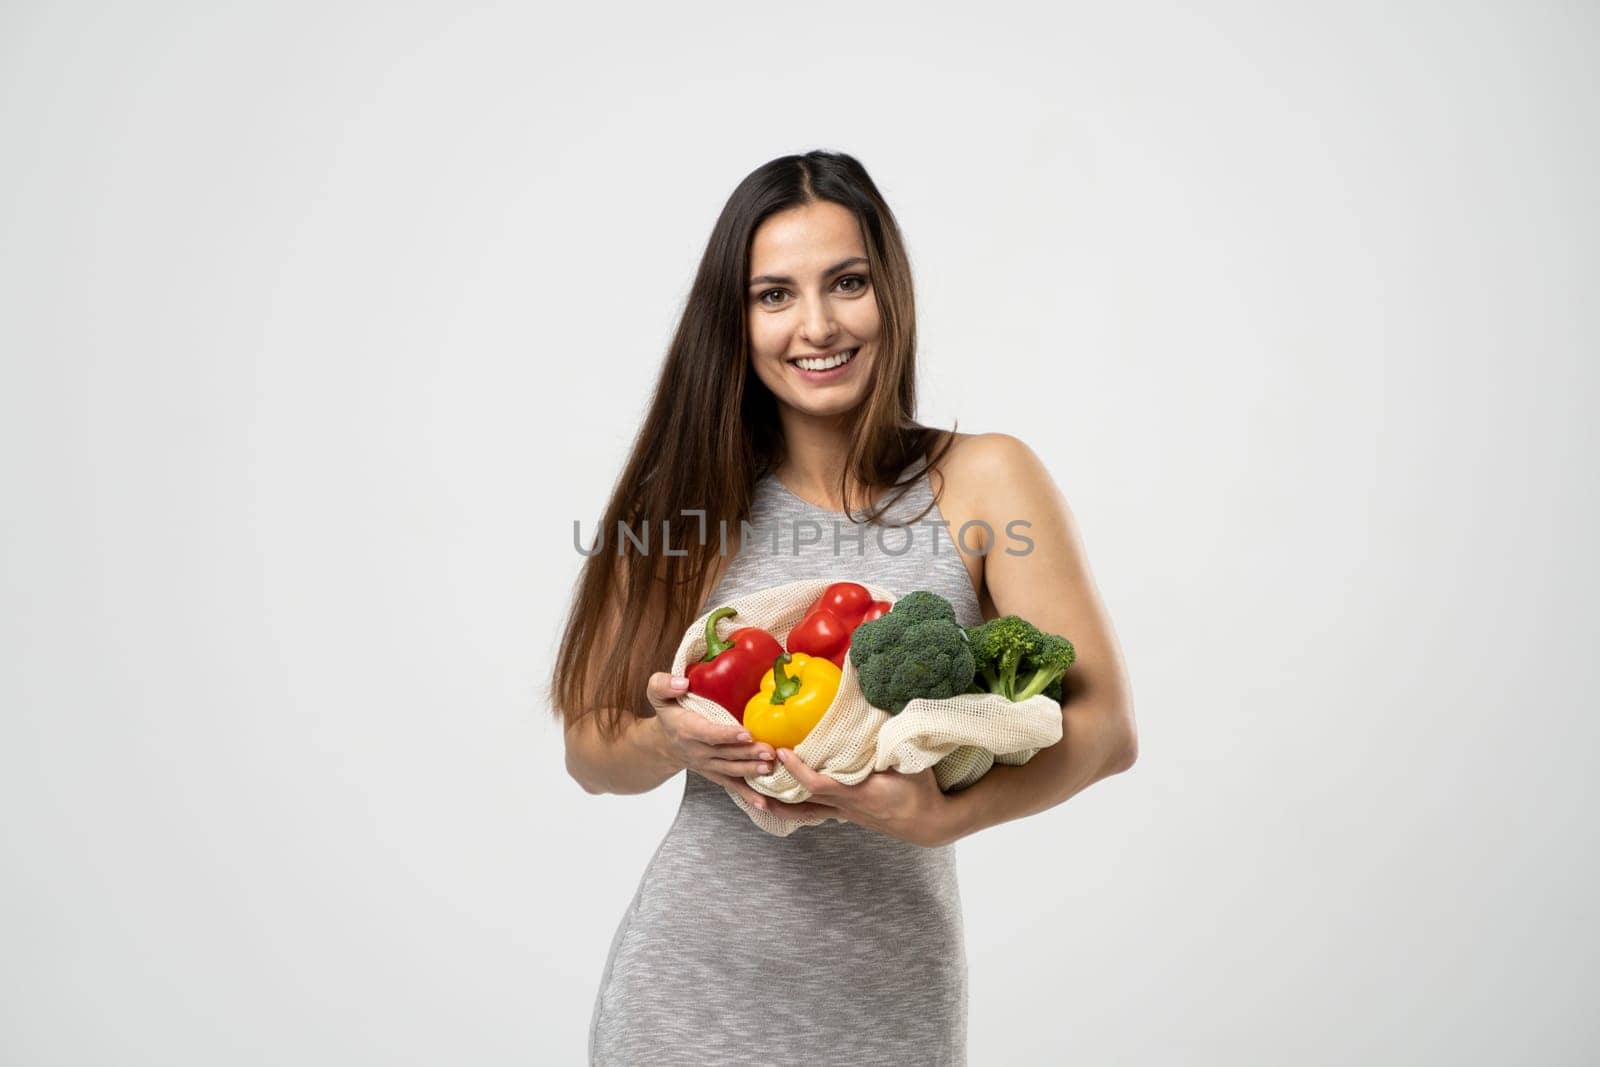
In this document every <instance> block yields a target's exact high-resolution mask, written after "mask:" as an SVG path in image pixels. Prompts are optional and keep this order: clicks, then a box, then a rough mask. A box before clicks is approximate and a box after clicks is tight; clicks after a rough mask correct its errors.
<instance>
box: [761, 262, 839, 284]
mask: <svg viewBox="0 0 1600 1067" xmlns="http://www.w3.org/2000/svg"><path fill="white" fill-rule="evenodd" d="M866 261H867V257H866V256H851V257H850V258H849V259H845V260H841V261H839V262H838V263H835V264H834V265H833V266H831V267H829V268H828V269H827V270H825V271H823V272H822V276H823V277H824V278H826V277H827V276H828V275H830V274H838V273H839V272H840V271H842V270H844V269H845V268H846V267H853V266H855V265H856V264H857V263H865V262H866ZM767 282H772V283H774V284H777V285H793V284H794V279H793V278H790V277H787V276H786V275H782V274H762V275H759V276H757V277H754V278H751V279H750V284H751V285H762V284H765V283H767Z"/></svg>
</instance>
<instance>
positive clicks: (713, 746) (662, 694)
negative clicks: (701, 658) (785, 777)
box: [645, 671, 777, 811]
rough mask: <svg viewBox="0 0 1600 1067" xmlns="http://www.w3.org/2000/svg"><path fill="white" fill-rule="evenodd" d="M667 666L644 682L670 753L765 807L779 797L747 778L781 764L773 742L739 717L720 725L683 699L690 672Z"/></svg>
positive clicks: (676, 760)
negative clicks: (677, 674) (678, 673)
mask: <svg viewBox="0 0 1600 1067" xmlns="http://www.w3.org/2000/svg"><path fill="white" fill-rule="evenodd" d="M677 682H678V684H674V680H673V676H672V675H671V674H670V673H669V672H667V671H657V672H656V673H655V674H652V675H651V676H650V679H649V681H648V682H647V683H646V684H645V697H646V699H648V700H649V701H650V706H651V707H652V708H654V709H655V712H656V718H657V719H658V720H659V721H660V723H661V737H662V739H663V744H664V746H665V747H666V750H667V754H668V755H669V756H670V757H671V758H672V759H673V761H674V762H676V763H677V764H678V766H680V767H684V768H687V769H688V770H691V771H694V772H695V773H696V774H699V775H701V776H702V777H705V778H709V779H710V780H711V781H713V782H716V783H717V784H718V785H720V786H724V787H726V788H728V789H730V790H732V791H733V792H735V793H738V794H739V795H740V796H742V797H743V798H744V799H745V801H746V802H747V803H749V804H751V805H752V806H754V807H757V808H760V809H761V810H763V811H765V810H767V808H768V807H769V806H770V805H772V804H773V803H775V801H772V800H770V799H768V798H767V797H764V796H762V795H761V794H760V793H757V792H756V791H755V790H754V789H751V788H750V786H749V785H748V784H747V783H746V782H745V780H744V779H745V776H746V775H754V774H768V773H770V772H771V771H772V768H773V767H774V766H776V765H777V764H776V756H777V753H776V752H774V751H773V750H772V746H771V745H768V744H765V743H763V742H760V741H753V740H752V739H751V737H750V732H749V731H748V730H746V729H745V728H744V727H743V726H740V725H739V724H738V723H731V724H729V725H718V724H717V723H714V722H711V721H710V720H709V719H706V718H705V717H704V716H701V715H699V714H696V713H695V712H692V711H690V710H689V709H688V708H686V707H684V706H683V705H682V704H679V703H678V698H679V697H681V696H683V694H684V693H687V692H688V691H689V680H688V679H687V678H679V679H677Z"/></svg>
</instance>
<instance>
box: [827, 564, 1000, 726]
mask: <svg viewBox="0 0 1600 1067" xmlns="http://www.w3.org/2000/svg"><path fill="white" fill-rule="evenodd" d="M850 661H851V662H852V663H854V664H855V667H856V675H857V676H858V677H859V678H860V679H861V688H862V690H863V691H864V692H865V693H866V695H867V702H868V703H870V704H871V705H872V706H873V707H875V708H882V709H883V710H884V711H887V712H888V713H889V714H891V715H898V714H900V712H902V711H904V710H905V706H906V705H907V704H908V703H910V702H911V701H913V700H916V699H918V698H927V699H932V700H939V699H943V698H945V697H953V696H956V695H958V694H961V693H965V692H968V687H969V686H971V685H972V678H973V669H974V663H973V658H972V649H971V648H970V647H969V645H968V643H967V635H966V632H965V631H964V630H963V629H962V628H961V626H960V625H958V624H957V623H956V613H955V609H954V608H952V607H951V606H950V602H949V601H948V600H946V599H945V598H944V597H942V596H940V595H939V594H937V593H931V592H928V591H926V590H918V591H917V592H914V593H908V594H907V595H906V596H904V597H901V598H900V599H899V600H897V601H896V602H895V605H894V607H893V608H891V609H890V611H889V614H887V615H885V616H883V617H882V618H878V619H873V620H871V621H870V622H864V623H862V624H861V625H860V626H857V627H856V628H855V631H854V632H853V633H852V634H851V635H850Z"/></svg>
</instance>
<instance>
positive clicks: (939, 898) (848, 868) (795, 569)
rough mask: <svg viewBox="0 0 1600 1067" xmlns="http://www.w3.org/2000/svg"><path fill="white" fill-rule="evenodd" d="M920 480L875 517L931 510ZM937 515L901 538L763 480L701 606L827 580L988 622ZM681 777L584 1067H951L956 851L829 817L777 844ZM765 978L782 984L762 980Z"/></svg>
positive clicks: (963, 1004) (962, 1028) (620, 940)
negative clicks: (925, 594) (911, 596)
mask: <svg viewBox="0 0 1600 1067" xmlns="http://www.w3.org/2000/svg"><path fill="white" fill-rule="evenodd" d="M917 469H918V470H919V471H920V477H919V479H918V481H917V484H916V485H914V486H913V487H912V489H911V490H910V491H908V492H907V493H906V495H905V496H904V497H903V498H902V499H901V500H900V501H898V502H897V503H896V505H895V506H894V508H893V509H892V510H891V512H890V513H889V515H888V516H887V517H886V519H887V520H888V521H891V522H894V523H900V524H905V523H909V522H910V520H912V519H914V518H915V517H916V515H917V514H918V512H920V511H921V510H922V509H923V508H924V507H925V506H926V505H927V503H928V500H929V499H930V497H931V495H932V487H931V486H930V485H929V483H928V477H927V472H926V470H925V469H924V468H922V466H921V465H920V464H919V465H918V468H917ZM856 514H857V517H858V518H859V517H860V515H861V513H860V512H859V511H858V512H857V513H856ZM942 519H943V516H942V515H940V513H939V511H938V509H937V508H935V509H933V510H932V511H930V512H929V513H928V514H927V515H926V516H925V517H924V518H923V519H922V520H921V522H920V523H918V524H916V525H906V526H903V527H902V528H900V529H895V528H892V527H890V528H883V527H878V526H873V525H869V524H865V523H851V521H850V520H849V519H848V518H847V517H846V516H845V515H844V513H843V512H834V511H829V510H827V509H824V508H820V507H818V506H816V505H814V504H811V503H808V502H806V501H804V500H802V499H800V498H799V497H797V496H795V495H794V494H793V493H791V492H790V491H789V490H788V489H786V488H785V487H784V486H783V485H782V483H780V482H779V481H778V480H777V479H776V478H775V477H773V476H772V475H770V474H769V475H767V476H766V477H765V478H764V479H762V481H761V482H760V483H759V484H758V485H757V488H756V493H755V499H754V502H753V505H752V508H751V516H750V520H749V521H750V523H751V524H752V526H753V527H754V528H755V529H756V530H757V531H759V535H758V536H750V537H747V538H746V540H745V544H744V545H743V546H742V548H741V550H740V552H739V554H738V555H737V556H736V557H735V558H734V560H733V561H732V562H731V563H730V565H729V568H728V570H727V572H726V574H725V575H724V577H723V579H722V581H721V582H720V583H719V584H718V586H717V588H716V589H715V590H714V591H713V592H712V594H711V596H710V597H709V598H708V599H707V601H706V604H705V605H703V607H702V610H709V609H710V608H712V607H715V606H717V605H719V604H722V603H726V602H727V601H728V600H729V599H730V598H732V597H734V596H736V595H739V594H741V593H745V592H749V591H752V590H756V589H762V588H765V587H767V586H772V585H778V584H781V583H783V582H789V581H794V580H796V579H799V578H809V577H828V578H836V579H837V580H840V581H848V580H866V581H870V582H873V583H875V584H877V585H881V586H884V587H885V588H887V589H890V590H892V591H893V592H894V593H895V594H896V595H904V594H905V593H908V592H910V591H912V590H913V589H931V590H933V591H934V592H937V593H939V594H940V595H942V596H944V597H946V598H947V599H949V601H950V602H951V604H952V605H953V606H954V607H955V609H956V617H957V620H958V621H959V622H961V624H962V625H965V626H972V625H976V624H978V623H980V622H982V621H983V620H982V616H981V613H980V611H979V608H978V602H977V597H976V596H975V594H974V592H973V589H972V582H971V579H970V578H969V577H968V574H967V570H966V566H965V565H964V564H963V563H962V560H961V557H960V555H959V554H958V552H957V550H956V548H955V546H954V544H953V542H952V541H951V535H952V534H953V533H954V531H949V530H947V529H946V528H945V527H942V526H941V527H935V526H933V525H931V524H932V523H934V522H940V521H942ZM836 523H837V526H835V524H836ZM836 530H837V537H838V546H839V547H838V550H837V553H835V540H834V539H835V531H836ZM818 531H820V534H821V536H820V537H818ZM774 534H776V538H777V544H776V548H774V544H773V536H774ZM796 534H798V536H796ZM713 536H715V535H714V534H713ZM797 543H798V545H799V547H798V553H797V551H796V545H797ZM684 778H685V780H684V788H683V801H682V804H681V805H680V806H679V808H678V814H677V817H676V818H675V819H674V820H673V822H672V825H671V826H670V827H669V828H668V829H667V832H666V836H665V837H664V838H663V839H662V841H661V844H660V846H659V847H658V848H657V849H656V852H655V855H654V856H653V857H652V858H651V859H650V862H649V864H648V865H647V866H646V867H645V870H644V874H643V877H642V878H641V879H640V881H639V888H638V891H637V892H636V893H635V894H634V896H633V900H632V902H631V903H630V904H629V906H628V909H627V912H626V913H625V914H624V915H623V917H622V921H621V922H620V923H619V924H618V926H617V931H616V934H615V936H614V937H613V939H612V942H611V949H610V954H609V956H608V957H607V960H606V964H605V969H604V971H603V972H602V975H601V979H600V989H599V993H598V995H597V996H596V998H595V1004H594V1013H593V1016H592V1018H591V1021H590V1029H589V1058H590V1062H591V1064H594V1065H601V1067H638V1065H645V1064H648V1065H652V1067H672V1065H678V1064H684V1065H690V1064H692V1065H694V1067H717V1065H723V1064H738V1065H740V1067H745V1065H757V1064H769V1065H774V1067H789V1065H792V1064H801V1063H804V1064H807V1065H812V1067H844V1065H854V1064H861V1065H872V1067H878V1065H881V1064H884V1063H899V1064H916V1065H918V1067H940V1065H962V1067H964V1065H965V1064H966V1062H967V1049H966V1041H967V963H966V947H965V943H964V940H963V932H962V922H961V898H960V894H959V891H958V888H957V882H956V857H955V851H954V848H953V847H952V846H944V847H942V848H922V847H920V846H917V845H913V844H910V843H908V842H904V841H899V840H896V839H894V838H891V837H888V836H885V835H883V834H879V833H876V832H875V831H872V830H868V829H865V828H864V827H861V826H857V825H855V824H853V823H838V822H827V823H823V824H821V825H819V826H804V827H800V828H799V829H797V830H796V831H794V833H792V834H790V835H789V836H788V837H775V836H773V835H770V834H768V833H766V832H764V831H762V830H761V829H759V828H758V827H757V826H756V825H755V824H754V823H752V822H751V821H750V819H749V817H748V816H746V815H745V814H744V813H743V812H742V811H740V810H739V808H738V807H737V806H736V805H735V804H734V802H733V800H732V799H731V798H730V797H728V795H727V794H726V793H725V792H724V791H723V789H722V787H721V786H719V785H716V784H714V783H713V782H711V781H709V780H708V779H706V778H703V777H701V776H700V775H698V774H695V773H692V772H691V773H688V774H686V775H685V776H684ZM774 965H777V966H778V967H780V968H781V970H782V971H783V972H786V973H790V974H793V975H795V978H794V980H793V982H792V983H785V984H784V985H782V986H779V985H778V984H776V983H774V982H772V981H771V980H770V979H767V978H763V977H762V976H763V975H764V974H770V973H772V968H773V967H774Z"/></svg>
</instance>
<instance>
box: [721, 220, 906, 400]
mask: <svg viewBox="0 0 1600 1067" xmlns="http://www.w3.org/2000/svg"><path fill="white" fill-rule="evenodd" d="M745 305H746V314H745V321H746V322H747V323H748V324H749V332H750V359H751V363H752V364H753V365H754V367H755V372H756V376H757V377H759V378H760V379H761V381H762V383H763V384H765V385H766V387H767V388H768V389H770V390H772V394H773V395H774V396H775V397H777V398H778V402H779V403H780V404H783V405H787V406H788V407H791V408H794V409H796V410H798V411H800V412H803V413H805V414H809V415H839V414H843V413H845V412H848V411H851V410H853V409H854V408H855V407H856V406H857V405H858V404H860V403H861V401H862V399H863V398H864V397H865V396H866V393H867V383H868V382H869V381H870V380H871V371H872V361H873V358H874V357H875V356H876V354H877V352H876V348H877V341H878V334H879V330H880V326H881V322H880V319H879V317H878V301H877V298H876V297H875V296H874V295H873V291H872V279H871V276H870V274H869V273H868V266H867V251H866V246H865V245H864V244H863V243H862V240H861V228H860V226H859V224H858V223H857V222H856V217H855V215H853V214H852V213H851V212H850V211H849V210H848V209H846V208H844V207H841V206H840V205H838V204H835V203H832V202H829V201H822V202H819V203H814V204H804V205H802V206H800V207H796V208H790V209H789V210H787V211H781V212H779V213H777V214H775V215H770V216H768V217H767V218H766V219H765V220H763V221H762V223H761V225H760V226H759V227H757V228H756V232H755V236H754V238H753V239H752V240H751V242H750V286H749V288H748V289H747V290H746V296H745ZM840 352H853V355H851V356H850V357H849V359H848V360H847V361H846V362H845V363H843V364H842V365H838V366H833V364H837V363H838V362H839V361H838V358H837V357H836V355H835V353H840ZM821 355H826V356H827V357H828V358H827V359H825V360H822V361H820V362H812V359H813V358H814V357H817V356H821ZM802 359H804V360H805V361H806V362H805V363H804V364H802V363H799V362H796V361H797V360H802Z"/></svg>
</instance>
